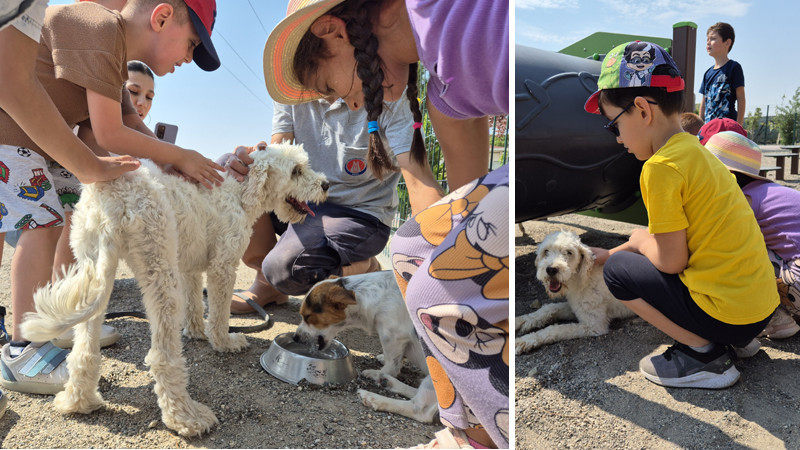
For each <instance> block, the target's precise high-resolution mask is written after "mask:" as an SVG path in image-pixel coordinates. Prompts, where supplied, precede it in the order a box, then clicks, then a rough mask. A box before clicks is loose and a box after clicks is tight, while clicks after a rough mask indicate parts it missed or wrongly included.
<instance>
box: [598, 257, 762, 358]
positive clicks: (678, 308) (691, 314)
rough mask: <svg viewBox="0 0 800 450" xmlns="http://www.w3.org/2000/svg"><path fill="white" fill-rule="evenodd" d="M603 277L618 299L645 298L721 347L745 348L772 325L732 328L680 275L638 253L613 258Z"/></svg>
mask: <svg viewBox="0 0 800 450" xmlns="http://www.w3.org/2000/svg"><path fill="white" fill-rule="evenodd" d="M603 278H604V279H605V282H606V285H608V289H609V290H610V291H611V293H612V294H613V295H614V297H616V298H618V299H620V300H622V301H626V300H634V299H637V298H641V299H644V301H646V302H647V303H648V304H650V305H651V306H652V307H654V308H655V309H657V310H659V311H660V312H661V313H662V314H664V315H665V316H667V318H669V320H671V321H673V322H675V323H676V324H677V325H679V326H680V327H682V328H684V329H686V330H689V331H691V332H692V333H694V334H696V335H698V336H700V337H702V338H704V339H708V340H709V341H711V342H716V343H718V344H731V345H736V346H739V347H743V346H745V345H747V344H748V343H749V342H750V341H751V340H752V339H753V338H754V337H756V336H758V333H760V332H761V331H762V330H763V329H764V327H765V326H766V325H767V323H768V322H769V317H767V318H766V319H764V320H762V321H760V322H756V323H752V324H747V325H731V324H729V323H725V322H721V321H719V320H717V319H715V318H713V317H711V316H709V315H708V314H707V313H706V312H705V311H703V310H702V309H700V307H699V306H697V303H695V302H694V300H693V299H692V296H691V295H690V294H689V289H688V288H687V287H686V285H684V284H683V282H682V281H681V279H680V277H679V276H678V275H673V274H668V273H664V272H661V271H660V270H658V269H656V267H655V266H654V265H653V263H651V262H650V260H649V259H647V257H645V256H643V255H640V254H638V253H632V252H618V253H615V254H613V255H611V257H610V258H608V261H606V264H605V267H604V268H603ZM770 317H771V315H770Z"/></svg>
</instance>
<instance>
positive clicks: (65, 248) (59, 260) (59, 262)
mask: <svg viewBox="0 0 800 450" xmlns="http://www.w3.org/2000/svg"><path fill="white" fill-rule="evenodd" d="M71 227H72V213H71V212H67V213H64V227H63V229H62V230H61V237H59V238H58V244H57V245H56V255H55V260H54V261H53V277H52V278H53V281H56V280H58V279H59V278H61V274H62V273H63V272H64V271H66V270H67V269H69V266H71V265H72V264H73V263H75V255H73V254H72V248H70V246H69V234H70V228H71Z"/></svg>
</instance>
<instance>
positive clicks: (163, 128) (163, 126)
mask: <svg viewBox="0 0 800 450" xmlns="http://www.w3.org/2000/svg"><path fill="white" fill-rule="evenodd" d="M153 132H154V133H155V134H156V137H157V138H159V139H161V140H162V141H166V142H169V143H170V144H174V143H175V139H177V137H178V126H177V125H172V124H170V123H162V122H158V123H156V127H155V129H153Z"/></svg>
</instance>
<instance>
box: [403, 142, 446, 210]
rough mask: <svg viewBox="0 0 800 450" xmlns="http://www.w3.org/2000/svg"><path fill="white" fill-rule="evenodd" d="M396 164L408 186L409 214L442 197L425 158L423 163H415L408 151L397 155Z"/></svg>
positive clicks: (441, 192) (440, 189)
mask: <svg viewBox="0 0 800 450" xmlns="http://www.w3.org/2000/svg"><path fill="white" fill-rule="evenodd" d="M397 164H398V165H399V166H400V171H401V172H402V173H403V179H404V180H405V182H406V187H407V188H408V199H409V201H410V203H411V215H416V214H418V213H420V212H421V211H422V210H423V209H425V208H427V207H428V206H430V205H432V204H433V203H435V202H438V201H439V200H441V199H442V197H444V192H443V191H442V187H441V186H439V182H437V181H436V178H434V177H433V172H431V167H430V165H429V164H428V161H427V160H425V164H424V165H420V164H417V163H416V162H414V161H413V160H412V159H411V155H410V154H409V153H408V152H405V153H401V154H399V155H397Z"/></svg>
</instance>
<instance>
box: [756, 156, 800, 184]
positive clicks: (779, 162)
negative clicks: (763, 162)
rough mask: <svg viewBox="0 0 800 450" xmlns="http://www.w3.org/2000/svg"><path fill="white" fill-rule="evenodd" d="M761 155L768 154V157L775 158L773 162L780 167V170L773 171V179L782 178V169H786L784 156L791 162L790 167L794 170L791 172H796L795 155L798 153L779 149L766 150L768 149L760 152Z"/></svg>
mask: <svg viewBox="0 0 800 450" xmlns="http://www.w3.org/2000/svg"><path fill="white" fill-rule="evenodd" d="M762 155H763V156H768V157H770V158H775V164H777V166H778V167H779V168H780V170H778V171H776V172H775V179H776V180H783V179H784V178H783V174H784V171H785V169H786V158H790V161H791V162H792V167H793V168H794V169H795V171H794V172H791V173H796V172H797V157H798V156H799V154H798V153H794V152H785V151H780V150H777V151H776V150H772V151H770V150H768V151H765V152H762ZM762 170H763V168H762Z"/></svg>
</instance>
